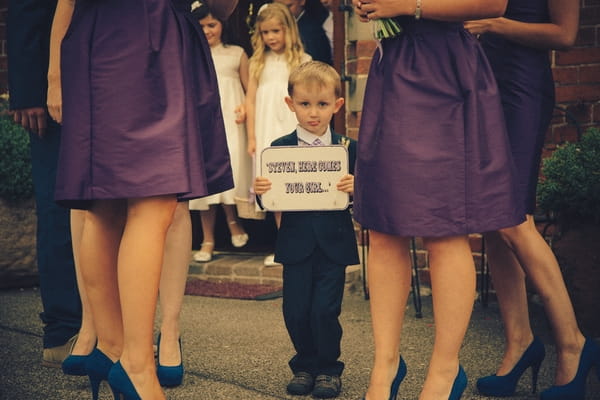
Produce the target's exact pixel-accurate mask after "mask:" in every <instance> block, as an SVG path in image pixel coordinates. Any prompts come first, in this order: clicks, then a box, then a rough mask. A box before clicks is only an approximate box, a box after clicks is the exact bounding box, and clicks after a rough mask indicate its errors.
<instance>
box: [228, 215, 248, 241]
mask: <svg viewBox="0 0 600 400" xmlns="http://www.w3.org/2000/svg"><path fill="white" fill-rule="evenodd" d="M237 224H238V223H237V221H229V225H236V226H237ZM238 229H240V228H238ZM242 232H243V230H242ZM246 243H248V234H247V233H246V232H244V233H240V234H237V235H233V234H232V235H231V244H232V245H233V247H244V246H245V245H246Z"/></svg>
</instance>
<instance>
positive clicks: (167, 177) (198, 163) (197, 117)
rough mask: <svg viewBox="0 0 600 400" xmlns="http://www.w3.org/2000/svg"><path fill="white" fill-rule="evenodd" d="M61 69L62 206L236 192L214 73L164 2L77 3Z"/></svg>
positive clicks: (188, 25)
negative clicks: (149, 197)
mask: <svg viewBox="0 0 600 400" xmlns="http://www.w3.org/2000/svg"><path fill="white" fill-rule="evenodd" d="M61 64H62V80H63V130H62V144H61V151H60V158H59V169H58V176H57V184H56V192H55V198H56V200H57V201H58V202H59V203H61V204H63V205H66V206H68V207H73V208H88V207H89V205H90V201H91V200H97V199H118V198H136V197H148V196H156V195H164V194H176V195H177V196H178V198H179V199H180V200H185V199H191V198H197V197H203V196H206V195H210V194H213V193H218V192H222V191H224V190H227V189H230V188H232V187H233V180H232V176H231V168H230V165H229V153H228V150H227V143H226V138H225V129H224V125H223V118H222V115H221V109H220V101H219V92H218V87H217V81H216V75H215V71H214V66H213V64H212V59H211V55H210V50H209V47H208V45H207V43H206V39H205V37H204V34H203V33H202V32H201V30H200V28H199V25H198V23H197V21H194V20H193V18H191V16H189V15H186V13H184V12H180V11H178V10H177V9H176V8H175V7H174V6H173V4H171V2H170V1H168V0H127V1H121V0H103V1H92V0H82V1H77V2H76V7H75V11H74V15H73V19H72V23H71V26H70V27H69V30H68V32H67V34H66V36H65V39H64V40H63V45H62V62H61Z"/></svg>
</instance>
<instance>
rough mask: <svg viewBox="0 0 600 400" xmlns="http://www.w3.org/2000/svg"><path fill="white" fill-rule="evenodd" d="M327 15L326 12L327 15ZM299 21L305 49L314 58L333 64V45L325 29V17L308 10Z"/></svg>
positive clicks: (299, 29)
mask: <svg viewBox="0 0 600 400" xmlns="http://www.w3.org/2000/svg"><path fill="white" fill-rule="evenodd" d="M327 15H328V14H327V13H326V14H325V17H327ZM297 22H298V31H299V32H300V38H301V39H302V44H303V45H304V51H305V52H306V53H308V54H310V56H311V57H312V58H313V60H316V61H322V62H324V63H327V64H329V65H332V64H333V60H332V59H331V45H330V44H329V39H328V38H327V34H326V33H325V29H323V22H325V18H322V17H321V16H319V15H318V14H317V13H316V12H309V10H306V11H305V12H304V14H302V16H301V17H300V18H299V19H298V21H297Z"/></svg>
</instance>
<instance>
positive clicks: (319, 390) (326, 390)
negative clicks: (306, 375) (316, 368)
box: [312, 375, 342, 399]
mask: <svg viewBox="0 0 600 400" xmlns="http://www.w3.org/2000/svg"><path fill="white" fill-rule="evenodd" d="M340 390H342V380H341V379H340V377H339V376H337V375H318V376H317V379H315V387H314V389H313V391H312V395H313V396H314V397H318V398H320V399H329V398H332V397H337V396H338V395H339V394H340Z"/></svg>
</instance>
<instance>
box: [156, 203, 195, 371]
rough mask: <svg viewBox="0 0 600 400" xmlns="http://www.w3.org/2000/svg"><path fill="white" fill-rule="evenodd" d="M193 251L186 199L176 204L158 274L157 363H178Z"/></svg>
mask: <svg viewBox="0 0 600 400" xmlns="http://www.w3.org/2000/svg"><path fill="white" fill-rule="evenodd" d="M191 253H192V222H191V219H190V211H189V209H188V203H187V202H181V203H178V204H177V208H176V209H175V215H174V217H173V223H171V226H170V227H169V231H168V232H167V239H166V242H165V257H164V261H163V267H162V273H161V276H160V288H159V296H160V315H161V325H160V333H161V341H160V354H159V358H160V364H161V365H164V366H176V365H179V364H180V363H181V354H180V350H179V343H178V339H179V336H180V332H179V317H180V314H181V306H182V304H183V295H184V292H185V284H186V281H187V274H188V269H189V265H190V258H191Z"/></svg>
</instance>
